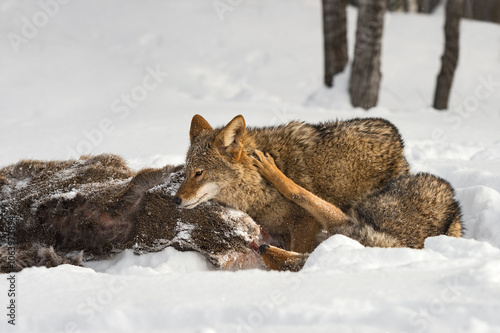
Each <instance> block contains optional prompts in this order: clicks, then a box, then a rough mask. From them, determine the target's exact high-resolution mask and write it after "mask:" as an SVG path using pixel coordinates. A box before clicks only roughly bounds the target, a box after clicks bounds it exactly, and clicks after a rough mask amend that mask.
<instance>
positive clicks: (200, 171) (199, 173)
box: [194, 170, 203, 177]
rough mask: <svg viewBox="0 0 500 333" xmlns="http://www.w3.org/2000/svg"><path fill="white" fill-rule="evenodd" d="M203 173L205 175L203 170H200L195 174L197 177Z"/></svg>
mask: <svg viewBox="0 0 500 333" xmlns="http://www.w3.org/2000/svg"><path fill="white" fill-rule="evenodd" d="M201 175H203V170H198V171H196V172H195V174H194V176H195V177H200V176H201Z"/></svg>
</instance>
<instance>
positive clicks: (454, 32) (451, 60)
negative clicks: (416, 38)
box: [434, 0, 464, 110]
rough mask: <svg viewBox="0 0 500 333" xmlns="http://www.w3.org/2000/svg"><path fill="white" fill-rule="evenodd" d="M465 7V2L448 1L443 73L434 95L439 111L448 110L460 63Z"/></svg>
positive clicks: (435, 106)
mask: <svg viewBox="0 0 500 333" xmlns="http://www.w3.org/2000/svg"><path fill="white" fill-rule="evenodd" d="M463 6H464V3H463V0H448V3H447V4H446V23H445V25H444V32H445V45H444V54H443V56H442V58H441V61H442V63H441V71H440V72H439V75H438V78H437V85H436V94H435V95H434V108H435V109H438V110H444V109H447V108H448V100H449V96H450V90H451V84H452V82H453V76H454V75H455V69H456V68H457V63H458V53H459V39H460V18H461V16H462V10H463Z"/></svg>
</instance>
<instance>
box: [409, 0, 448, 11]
mask: <svg viewBox="0 0 500 333" xmlns="http://www.w3.org/2000/svg"><path fill="white" fill-rule="evenodd" d="M452 1H453V0H452ZM440 2H441V0H418V11H419V12H421V13H432V12H433V11H434V9H436V7H437V5H439V3H440Z"/></svg>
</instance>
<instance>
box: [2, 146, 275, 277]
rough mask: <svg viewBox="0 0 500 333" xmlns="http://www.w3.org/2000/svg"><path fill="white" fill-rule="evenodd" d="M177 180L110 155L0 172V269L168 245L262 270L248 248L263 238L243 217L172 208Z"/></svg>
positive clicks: (173, 170)
mask: <svg viewBox="0 0 500 333" xmlns="http://www.w3.org/2000/svg"><path fill="white" fill-rule="evenodd" d="M183 178H184V169H183V167H182V166H177V167H173V166H166V167H164V168H161V169H146V170H142V171H140V172H138V173H136V172H134V171H132V170H130V169H129V168H128V167H127V166H126V164H125V163H124V161H123V160H122V159H121V158H120V157H118V156H114V155H98V156H94V157H84V158H82V159H80V160H71V161H52V162H41V161H22V162H19V163H17V164H14V165H11V166H8V167H5V168H3V169H0V245H1V246H2V247H0V272H13V271H19V270H21V269H22V268H24V267H29V266H47V267H52V266H57V265H60V264H64V263H70V264H76V265H79V264H80V263H81V261H82V253H79V252H80V251H83V257H85V259H98V258H105V257H108V256H109V255H111V254H113V253H116V252H118V251H121V250H124V249H128V248H131V249H134V251H135V252H136V253H142V252H152V251H159V250H161V249H163V248H165V247H167V246H173V247H175V248H177V249H179V250H195V251H198V252H200V253H202V254H203V255H204V256H205V257H206V258H207V259H208V260H209V261H210V262H211V263H213V264H214V265H215V266H216V267H218V268H221V269H240V268H253V267H263V264H262V261H261V260H260V258H259V255H258V254H257V252H256V251H255V249H254V248H255V247H256V244H262V243H263V241H264V240H266V241H267V240H268V238H267V236H266V235H265V234H262V233H261V230H260V227H259V226H258V225H257V224H255V222H254V221H253V220H252V219H251V218H250V217H249V216H248V215H246V214H244V213H242V212H240V211H236V210H234V209H230V208H227V207H223V206H221V205H219V204H216V203H208V204H207V205H203V206H200V207H199V208H198V209H194V210H190V211H187V210H178V209H177V207H176V206H175V204H174V203H173V202H172V195H173V193H175V191H176V190H177V188H178V186H179V185H180V183H181V181H182V180H183ZM252 244H254V245H253V246H254V248H252Z"/></svg>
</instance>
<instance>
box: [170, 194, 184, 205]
mask: <svg viewBox="0 0 500 333" xmlns="http://www.w3.org/2000/svg"><path fill="white" fill-rule="evenodd" d="M172 201H173V202H174V204H176V205H180V204H181V203H182V199H181V198H179V197H178V196H175V197H173V198H172Z"/></svg>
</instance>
